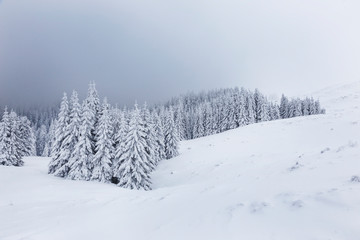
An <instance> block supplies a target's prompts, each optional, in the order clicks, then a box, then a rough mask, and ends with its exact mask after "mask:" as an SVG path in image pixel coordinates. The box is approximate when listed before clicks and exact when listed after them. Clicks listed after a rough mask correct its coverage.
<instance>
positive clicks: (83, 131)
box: [68, 101, 93, 180]
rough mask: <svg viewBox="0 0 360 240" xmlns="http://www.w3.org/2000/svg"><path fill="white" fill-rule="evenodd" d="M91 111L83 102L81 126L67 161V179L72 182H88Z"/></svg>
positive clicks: (90, 155)
mask: <svg viewBox="0 0 360 240" xmlns="http://www.w3.org/2000/svg"><path fill="white" fill-rule="evenodd" d="M91 116H92V115H91V109H90V108H89V106H88V103H87V102H86V101H84V102H83V105H82V112H81V126H80V129H79V131H80V132H79V139H78V142H77V143H76V145H75V147H74V151H73V152H72V154H71V157H70V161H69V164H68V165H69V168H70V170H69V174H68V178H70V179H73V180H90V177H91V169H92V165H91V160H92V157H93V152H92V142H91V137H92V136H91V129H92V125H91Z"/></svg>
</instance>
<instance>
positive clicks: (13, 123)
mask: <svg viewBox="0 0 360 240" xmlns="http://www.w3.org/2000/svg"><path fill="white" fill-rule="evenodd" d="M0 134H1V135H0V164H1V165H5V166H22V165H24V162H23V161H22V157H23V150H24V149H22V146H21V142H20V140H21V139H20V136H19V135H20V131H19V119H18V117H17V115H16V113H15V112H13V111H11V113H10V114H9V113H8V111H7V108H5V111H4V114H3V117H2V121H1V129H0Z"/></svg>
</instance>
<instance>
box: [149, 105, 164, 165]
mask: <svg viewBox="0 0 360 240" xmlns="http://www.w3.org/2000/svg"><path fill="white" fill-rule="evenodd" d="M152 122H153V129H154V132H155V149H154V150H155V151H156V153H157V154H156V156H157V159H156V160H157V162H159V161H161V160H163V159H165V158H166V156H165V146H164V140H165V136H164V127H163V125H162V123H161V120H160V117H159V115H158V114H157V113H155V112H153V113H152Z"/></svg>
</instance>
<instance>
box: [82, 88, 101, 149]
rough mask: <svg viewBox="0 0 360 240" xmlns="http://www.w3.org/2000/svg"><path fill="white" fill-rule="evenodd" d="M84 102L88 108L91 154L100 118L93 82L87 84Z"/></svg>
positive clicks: (98, 101) (98, 103) (94, 146)
mask: <svg viewBox="0 0 360 240" xmlns="http://www.w3.org/2000/svg"><path fill="white" fill-rule="evenodd" d="M85 104H86V106H87V107H88V109H89V112H88V121H89V124H90V126H91V145H92V151H93V154H95V152H96V126H97V124H98V121H99V118H100V108H101V106H100V98H99V95H98V92H97V90H96V87H95V83H94V82H92V83H90V84H89V89H88V94H87V97H86V99H85Z"/></svg>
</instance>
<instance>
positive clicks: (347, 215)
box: [0, 82, 360, 240]
mask: <svg viewBox="0 0 360 240" xmlns="http://www.w3.org/2000/svg"><path fill="white" fill-rule="evenodd" d="M313 96H314V97H315V98H319V99H320V101H321V103H322V105H323V106H324V107H325V108H326V109H327V114H326V115H319V116H310V117H299V118H293V119H287V120H279V121H273V122H265V123H260V124H254V125H250V126H247V127H243V128H239V129H235V130H232V131H228V132H225V133H222V134H218V135H213V136H209V137H205V138H200V139H196V140H192V141H185V142H182V143H181V155H180V156H179V157H177V158H174V159H171V160H168V161H166V160H165V161H163V162H161V163H160V165H159V166H158V169H157V171H156V172H155V173H154V174H153V176H152V179H153V188H154V190H153V191H149V192H144V191H130V190H126V189H121V188H118V187H116V186H113V185H108V184H100V183H94V182H76V181H71V180H63V179H60V178H56V177H53V176H49V175H47V164H48V161H49V159H46V158H27V159H25V166H24V167H22V168H16V167H4V166H0V239H1V240H10V239H36V240H38V239H44V240H49V239H51V240H56V239H66V240H71V239H76V240H78V239H87V240H89V239H97V240H99V239H166V240H168V239H172V240H173V239H208V240H209V239H210V240H211V239H246V240H249V239H284V240H289V239H291V240H294V239H299V240H304V239H319V240H320V239H324V240H325V239H333V240H335V239H339V240H358V239H360V82H356V83H352V84H347V85H341V86H335V87H331V88H327V89H324V90H321V91H319V92H316V93H314V94H313ZM354 176H359V179H357V178H356V177H354Z"/></svg>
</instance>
